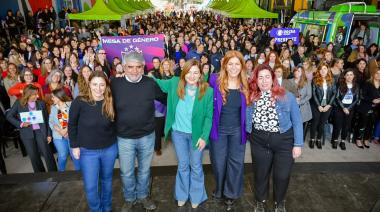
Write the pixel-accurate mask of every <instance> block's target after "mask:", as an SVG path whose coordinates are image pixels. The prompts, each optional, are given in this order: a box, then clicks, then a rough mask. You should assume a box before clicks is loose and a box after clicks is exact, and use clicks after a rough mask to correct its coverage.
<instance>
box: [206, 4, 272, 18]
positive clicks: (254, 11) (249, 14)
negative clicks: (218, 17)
mask: <svg viewBox="0 0 380 212" xmlns="http://www.w3.org/2000/svg"><path fill="white" fill-rule="evenodd" d="M208 7H209V8H211V9H212V10H214V11H216V12H219V13H221V14H223V15H226V16H227V17H230V18H278V14H277V13H272V12H268V11H266V10H263V9H261V8H260V7H259V6H258V5H257V4H256V2H255V1H254V0H242V1H238V0H213V1H211V2H210V4H209V5H208Z"/></svg>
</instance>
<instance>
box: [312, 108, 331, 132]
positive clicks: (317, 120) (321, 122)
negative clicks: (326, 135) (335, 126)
mask: <svg viewBox="0 0 380 212" xmlns="http://www.w3.org/2000/svg"><path fill="white" fill-rule="evenodd" d="M331 110H332V107H331V108H330V109H329V110H328V111H327V112H319V110H318V107H317V106H316V105H312V106H311V111H312V113H313V120H312V122H311V130H310V139H314V138H315V134H317V139H321V138H322V135H323V130H324V126H325V124H326V122H327V120H328V119H329V116H330V112H331Z"/></svg>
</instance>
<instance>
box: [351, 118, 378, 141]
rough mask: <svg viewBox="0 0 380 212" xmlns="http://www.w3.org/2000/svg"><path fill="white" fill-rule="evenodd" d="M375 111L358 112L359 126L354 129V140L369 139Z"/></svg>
mask: <svg viewBox="0 0 380 212" xmlns="http://www.w3.org/2000/svg"><path fill="white" fill-rule="evenodd" d="M376 112H377V111H372V112H368V113H359V126H358V127H357V128H356V129H355V131H356V132H355V135H356V140H369V139H370V138H371V137H372V135H373V134H372V132H373V130H374V127H375V122H376V118H377V113H376Z"/></svg>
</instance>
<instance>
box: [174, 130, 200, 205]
mask: <svg viewBox="0 0 380 212" xmlns="http://www.w3.org/2000/svg"><path fill="white" fill-rule="evenodd" d="M172 140H173V144H174V148H175V152H176V155H177V160H178V170H177V176H176V182H175V199H176V200H179V201H187V200H188V199H190V202H191V203H193V204H200V203H202V202H203V201H205V200H207V194H206V189H205V182H204V174H203V167H202V151H199V150H198V149H194V148H193V147H192V139H191V134H189V133H184V132H180V131H175V130H173V131H172Z"/></svg>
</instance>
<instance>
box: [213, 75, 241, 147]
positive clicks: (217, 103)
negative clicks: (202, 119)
mask: <svg viewBox="0 0 380 212" xmlns="http://www.w3.org/2000/svg"><path fill="white" fill-rule="evenodd" d="M210 86H211V87H212V88H213V89H214V114H213V116H212V127H211V132H210V139H211V141H212V142H218V138H219V121H220V113H221V112H222V106H223V98H222V94H221V93H220V90H219V83H218V75H217V74H211V76H210ZM240 96H241V113H240V114H241V115H240V117H241V118H240V122H241V125H240V127H241V144H245V143H246V142H247V134H246V131H245V123H246V121H245V117H246V114H245V112H246V108H247V102H246V100H245V96H244V94H243V93H241V92H240Z"/></svg>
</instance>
